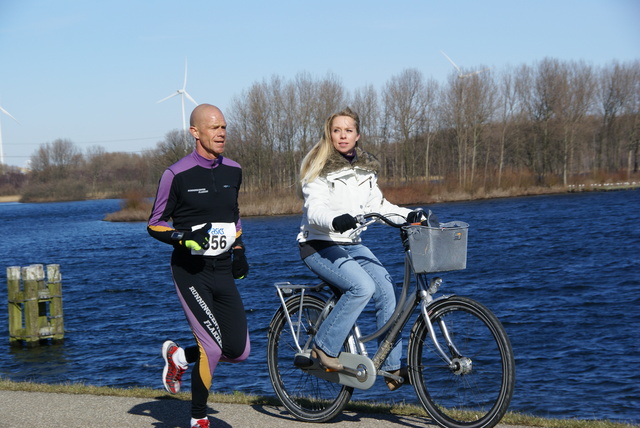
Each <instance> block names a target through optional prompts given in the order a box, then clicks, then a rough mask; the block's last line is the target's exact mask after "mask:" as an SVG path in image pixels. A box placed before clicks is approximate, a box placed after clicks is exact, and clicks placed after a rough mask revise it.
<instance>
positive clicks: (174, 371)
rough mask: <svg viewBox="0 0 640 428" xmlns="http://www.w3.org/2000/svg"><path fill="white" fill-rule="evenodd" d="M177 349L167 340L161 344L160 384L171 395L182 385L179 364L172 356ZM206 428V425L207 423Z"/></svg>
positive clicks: (181, 371) (181, 370)
mask: <svg viewBox="0 0 640 428" xmlns="http://www.w3.org/2000/svg"><path fill="white" fill-rule="evenodd" d="M178 349H179V347H178V345H176V344H175V343H174V342H172V341H171V340H167V341H166V342H164V343H163V344H162V357H163V358H164V370H163V371H162V383H163V384H164V387H165V389H166V390H167V391H169V392H170V393H172V394H175V393H177V392H180V386H181V385H182V374H183V373H184V371H185V370H186V369H183V368H182V367H181V366H180V365H179V364H176V362H175V361H173V354H175V353H176V351H177V350H178ZM207 426H209V425H208V423H207Z"/></svg>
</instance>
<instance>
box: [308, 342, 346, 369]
mask: <svg viewBox="0 0 640 428" xmlns="http://www.w3.org/2000/svg"><path fill="white" fill-rule="evenodd" d="M311 358H315V359H317V360H320V364H321V365H322V366H323V367H324V368H325V369H326V370H327V371H338V370H342V369H343V368H344V366H343V365H342V363H340V360H338V359H337V358H335V357H330V356H328V355H327V354H325V353H324V351H323V350H322V349H320V348H316V347H315V346H314V347H313V349H312V350H311Z"/></svg>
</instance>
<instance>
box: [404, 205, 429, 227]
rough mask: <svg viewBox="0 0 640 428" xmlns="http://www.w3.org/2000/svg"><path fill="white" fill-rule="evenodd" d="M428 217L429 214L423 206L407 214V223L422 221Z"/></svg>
mask: <svg viewBox="0 0 640 428" xmlns="http://www.w3.org/2000/svg"><path fill="white" fill-rule="evenodd" d="M426 219H427V214H426V213H425V212H424V210H423V209H422V208H417V209H415V210H413V211H411V212H410V213H409V214H407V223H409V224H414V223H421V222H422V221H423V220H426Z"/></svg>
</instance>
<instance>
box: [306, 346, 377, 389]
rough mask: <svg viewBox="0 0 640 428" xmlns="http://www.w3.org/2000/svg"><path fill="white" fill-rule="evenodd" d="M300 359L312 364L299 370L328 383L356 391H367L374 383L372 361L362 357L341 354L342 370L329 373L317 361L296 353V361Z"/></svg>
mask: <svg viewBox="0 0 640 428" xmlns="http://www.w3.org/2000/svg"><path fill="white" fill-rule="evenodd" d="M302 358H305V359H307V360H308V361H310V362H312V364H311V365H310V366H309V367H300V368H301V370H304V371H305V372H307V373H309V374H311V375H313V376H316V377H319V378H320V379H325V380H328V381H329V382H333V383H339V384H340V385H344V386H351V387H353V388H357V389H369V388H371V387H372V386H373V384H374V383H375V381H376V374H377V371H376V369H375V367H374V366H373V361H371V359H370V358H368V357H365V356H364V355H358V354H351V353H349V352H341V353H340V355H338V360H339V361H340V362H341V363H342V365H343V366H344V369H342V370H340V371H329V372H328V371H326V370H325V369H324V368H323V367H322V366H320V364H319V363H318V361H317V360H314V359H313V358H311V357H310V355H309V353H296V359H297V360H298V361H302Z"/></svg>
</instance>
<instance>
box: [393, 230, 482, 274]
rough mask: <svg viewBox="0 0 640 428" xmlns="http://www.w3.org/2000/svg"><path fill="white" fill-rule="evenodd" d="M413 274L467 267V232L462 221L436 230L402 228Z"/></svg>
mask: <svg viewBox="0 0 640 428" xmlns="http://www.w3.org/2000/svg"><path fill="white" fill-rule="evenodd" d="M404 229H405V231H406V232H407V239H408V241H409V249H410V250H411V263H412V264H413V268H414V270H415V272H416V273H430V272H446V271H451V270H462V269H466V267H467V231H468V229H469V225H468V224H467V223H464V222H462V221H451V222H448V223H441V224H440V227H430V226H405V227H404Z"/></svg>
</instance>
